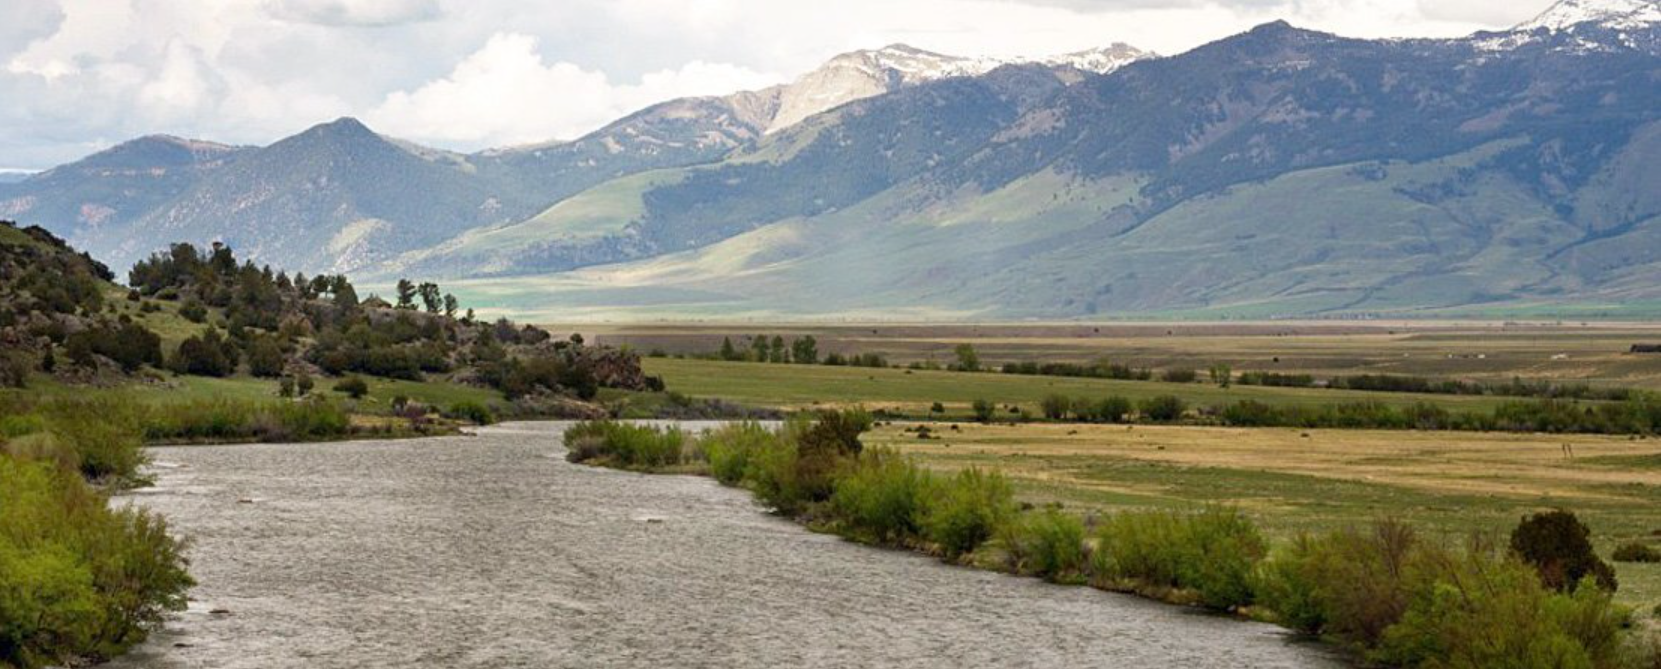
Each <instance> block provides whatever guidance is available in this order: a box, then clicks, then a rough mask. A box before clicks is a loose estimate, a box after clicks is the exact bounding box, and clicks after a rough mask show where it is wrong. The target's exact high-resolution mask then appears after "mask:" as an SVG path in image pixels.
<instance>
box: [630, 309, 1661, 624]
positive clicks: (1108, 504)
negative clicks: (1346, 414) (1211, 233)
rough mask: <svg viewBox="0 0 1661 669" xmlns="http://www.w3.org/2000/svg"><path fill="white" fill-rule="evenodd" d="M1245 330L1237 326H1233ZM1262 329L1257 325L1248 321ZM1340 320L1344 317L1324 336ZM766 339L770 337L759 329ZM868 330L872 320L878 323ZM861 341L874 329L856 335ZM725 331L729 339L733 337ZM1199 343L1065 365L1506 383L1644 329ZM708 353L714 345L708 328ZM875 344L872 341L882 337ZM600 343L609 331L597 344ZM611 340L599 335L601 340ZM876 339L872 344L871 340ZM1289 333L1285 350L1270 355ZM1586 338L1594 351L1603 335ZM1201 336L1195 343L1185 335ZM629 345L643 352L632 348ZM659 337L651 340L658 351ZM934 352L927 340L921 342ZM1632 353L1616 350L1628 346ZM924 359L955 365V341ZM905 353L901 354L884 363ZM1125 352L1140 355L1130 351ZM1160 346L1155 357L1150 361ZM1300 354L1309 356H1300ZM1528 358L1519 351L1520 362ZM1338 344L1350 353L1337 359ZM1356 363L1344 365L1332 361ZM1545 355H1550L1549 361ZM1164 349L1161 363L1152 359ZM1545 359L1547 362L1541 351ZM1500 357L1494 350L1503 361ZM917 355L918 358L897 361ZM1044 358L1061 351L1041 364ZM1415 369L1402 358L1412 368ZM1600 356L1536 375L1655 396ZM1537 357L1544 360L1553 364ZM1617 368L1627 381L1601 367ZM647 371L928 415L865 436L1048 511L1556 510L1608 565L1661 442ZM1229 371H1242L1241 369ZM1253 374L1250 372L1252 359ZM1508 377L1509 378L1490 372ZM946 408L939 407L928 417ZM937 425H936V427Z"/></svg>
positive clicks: (785, 369) (1481, 400)
mask: <svg viewBox="0 0 1661 669" xmlns="http://www.w3.org/2000/svg"><path fill="white" fill-rule="evenodd" d="M1241 327H1246V326H1241ZM1254 327H1255V326H1254ZM1323 327H1325V328H1332V329H1336V328H1339V327H1343V326H1323ZM752 329H755V330H756V331H758V332H760V331H765V332H773V331H774V330H776V329H777V328H774V329H767V328H752ZM879 330H880V329H879ZM867 331H869V330H867ZM729 332H731V330H729ZM792 332H795V333H798V336H800V335H804V334H810V333H811V334H815V336H816V337H819V338H820V341H821V348H822V349H826V348H827V344H826V342H829V345H828V350H833V351H834V350H838V347H841V346H847V348H846V349H843V350H847V351H849V352H855V351H859V350H868V349H863V348H862V347H863V346H864V345H865V344H867V343H869V342H867V341H864V340H861V343H860V344H858V345H856V344H852V343H849V342H850V341H851V340H843V339H833V337H835V336H836V335H835V334H834V333H827V331H826V330H803V331H795V330H792V331H786V336H789V335H790V333H792ZM1209 332H1212V334H1207V335H1193V336H1191V337H1189V338H1188V341H1189V342H1190V344H1191V345H1175V344H1172V343H1170V342H1167V341H1166V340H1165V339H1164V338H1163V337H1162V336H1150V337H1139V338H1138V337H1131V338H1129V339H1128V340H1127V341H1131V342H1133V343H1132V344H1130V345H1125V346H1123V347H1111V346H1106V345H1101V344H1099V343H1095V342H1092V343H1090V344H1088V345H1086V344H1073V345H1071V346H1072V348H1071V349H1069V350H1070V351H1072V353H1071V357H1070V358H1062V359H1073V360H1081V359H1088V357H1089V355H1091V352H1090V350H1088V349H1090V348H1091V347H1097V348H1096V350H1095V352H1097V353H1101V354H1105V355H1108V356H1110V357H1111V358H1112V359H1114V360H1115V361H1121V360H1123V361H1128V362H1131V363H1134V364H1139V365H1148V366H1154V367H1162V366H1166V365H1172V366H1177V365H1180V366H1181V367H1186V368H1197V369H1202V370H1203V369H1205V368H1206V367H1207V366H1208V365H1210V364H1213V363H1215V362H1219V361H1222V362H1226V363H1227V362H1232V363H1233V364H1236V365H1238V364H1239V362H1240V361H1241V360H1246V359H1248V357H1249V356H1245V355H1243V354H1238V353H1237V354H1234V355H1235V357H1227V358H1223V357H1217V358H1214V357H1210V356H1212V355H1216V354H1217V353H1218V352H1220V351H1246V350H1254V351H1258V352H1259V353H1258V354H1257V355H1269V356H1271V357H1272V355H1273V353H1272V351H1275V350H1282V351H1303V353H1299V354H1286V355H1285V356H1284V357H1282V360H1283V361H1284V360H1288V359H1294V360H1304V361H1309V360H1314V359H1316V358H1320V359H1321V360H1322V362H1320V363H1319V364H1314V363H1309V362H1303V363H1299V365H1300V366H1298V367H1294V368H1292V369H1287V370H1281V371H1286V372H1291V371H1300V372H1319V373H1325V374H1332V375H1334V376H1337V375H1346V374H1359V373H1378V372H1380V371H1381V370H1387V371H1389V372H1392V373H1404V374H1405V373H1413V374H1430V375H1433V376H1434V378H1464V379H1508V378H1510V376H1512V375H1518V374H1521V375H1523V378H1525V379H1529V380H1536V379H1539V378H1542V375H1538V374H1527V373H1525V372H1528V371H1529V370H1528V369H1525V366H1524V365H1523V364H1522V363H1521V362H1520V361H1522V360H1524V359H1526V358H1528V357H1529V356H1539V355H1543V353H1544V352H1545V351H1548V350H1570V351H1576V352H1571V353H1570V354H1569V356H1570V358H1571V359H1573V358H1574V357H1575V356H1585V357H1587V358H1592V357H1593V353H1592V352H1593V351H1594V350H1599V349H1600V348H1601V349H1608V350H1610V351H1613V350H1614V348H1615V347H1616V344H1617V342H1626V341H1629V340H1630V341H1631V342H1636V341H1640V340H1644V339H1645V338H1646V337H1649V338H1656V339H1661V337H1651V336H1650V335H1649V334H1648V332H1650V331H1649V330H1646V329H1644V328H1642V327H1640V326H1624V325H1623V326H1603V328H1602V329H1599V330H1598V333H1599V334H1595V335H1590V336H1587V337H1585V338H1581V337H1575V336H1572V335H1569V334H1564V333H1559V334H1557V335H1553V336H1551V337H1540V338H1538V340H1537V341H1535V342H1534V343H1528V338H1527V337H1523V336H1520V335H1519V336H1515V337H1513V336H1506V335H1503V334H1499V333H1490V334H1488V335H1478V334H1475V333H1473V332H1471V331H1466V330H1458V329H1451V328H1450V331H1449V332H1446V333H1440V334H1435V333H1429V332H1419V333H1416V334H1408V335H1378V334H1367V333H1345V334H1333V333H1330V332H1328V333H1324V334H1319V335H1289V336H1286V337H1279V336H1275V335H1267V334H1257V333H1242V332H1236V333H1233V334H1226V335H1225V334H1216V333H1215V331H1214V330H1212V331H1209ZM960 334H964V333H962V332H948V333H945V334H940V335H937V336H931V337H907V338H894V339H887V340H884V341H885V343H887V344H888V345H889V348H886V349H884V352H885V353H887V354H888V355H890V356H893V357H892V358H891V361H892V362H893V363H895V364H902V363H904V362H905V361H906V360H908V358H907V357H906V355H907V354H906V353H903V351H908V350H920V349H905V348H899V347H894V346H893V345H894V344H896V343H899V342H900V341H901V340H902V339H904V340H906V341H914V342H915V341H919V340H923V339H927V340H929V341H932V342H938V343H939V345H941V346H944V345H945V343H946V342H950V341H954V338H953V337H954V336H956V335H960ZM698 336H701V337H712V338H713V341H714V342H716V346H719V342H720V340H721V338H722V337H724V336H730V335H719V334H710V333H705V334H702V335H698ZM879 336H880V335H879ZM601 337H602V339H604V340H607V341H611V342H613V343H620V342H624V341H627V340H626V339H620V338H618V337H619V335H616V334H613V335H601ZM606 337H611V338H610V339H605V338H606ZM872 341H874V340H872ZM965 341H973V342H974V343H975V346H976V347H977V348H978V349H980V351H981V355H982V357H983V359H988V360H990V361H991V363H992V364H997V363H998V362H1001V361H1015V360H1022V359H1031V358H1023V357H1022V355H1018V354H1017V353H1016V352H1017V351H1026V352H1027V353H1026V355H1031V354H1032V352H1033V351H1035V350H1038V349H1039V348H1041V347H1040V346H1038V345H1037V344H1038V343H1039V342H1054V341H1057V340H1056V339H1055V338H1054V337H1051V336H1043V337H1035V336H1029V337H1019V336H1010V337H981V338H978V339H972V340H971V339H965ZM1276 342H1282V343H1281V346H1282V348H1279V349H1276V348H1274V344H1275V343H1276ZM1366 342H1380V343H1381V344H1380V345H1381V346H1383V347H1384V348H1385V350H1399V349H1403V348H1411V349H1416V350H1420V351H1421V353H1420V354H1419V355H1421V356H1437V357H1438V358H1439V359H1441V360H1447V359H1448V358H1447V357H1446V355H1447V353H1446V352H1447V351H1450V350H1454V349H1458V350H1465V351H1476V350H1488V351H1496V352H1498V351H1507V352H1505V353H1493V354H1490V356H1489V357H1488V358H1487V359H1486V360H1484V359H1479V358H1464V359H1459V360H1460V362H1462V363H1463V364H1466V365H1469V366H1470V368H1473V369H1474V368H1478V367H1482V366H1483V365H1487V367H1486V368H1484V369H1486V372H1485V373H1484V374H1481V375H1464V374H1459V373H1448V372H1441V373H1439V372H1438V369H1437V368H1436V367H1435V366H1428V365H1427V366H1423V367H1419V366H1380V365H1382V363H1380V362H1378V361H1381V360H1385V359H1386V358H1387V357H1388V356H1390V355H1399V354H1393V353H1371V354H1363V353H1362V352H1363V351H1366V350H1368V345H1366ZM1598 342H1602V343H1601V344H1600V343H1598ZM1201 343H1203V344H1206V345H1207V346H1205V347H1201V346H1199V345H1198V344H1201ZM635 345H636V346H638V345H639V344H635ZM659 345H662V344H661V343H660V344H659ZM933 345H935V344H930V346H933ZM1630 345H1631V344H1630V343H1628V344H1626V345H1625V346H1623V347H1622V348H1623V349H1624V348H1629V347H1630ZM1183 348H1191V349H1193V350H1194V351H1195V353H1194V354H1193V356H1192V357H1188V358H1179V357H1176V352H1177V351H1178V350H1179V349H1183ZM941 350H943V351H944V353H943V354H942V355H940V356H937V357H936V359H939V360H943V361H944V360H945V359H948V358H949V356H950V355H951V352H950V350H949V348H943V349H941ZM896 351H901V353H896ZM1127 351H1131V352H1134V353H1130V354H1126V353H1124V352H1127ZM1150 351H1155V352H1158V353H1150ZM1311 351H1313V352H1314V353H1311ZM1529 351H1532V352H1529ZM1346 352H1348V353H1346ZM1345 354H1349V355H1353V356H1355V357H1354V358H1352V359H1351V360H1350V361H1348V362H1345V361H1342V360H1340V356H1341V355H1345ZM1552 355H1558V354H1555V353H1554V354H1552ZM1160 356H1169V357H1160ZM1545 357H1547V358H1549V357H1550V356H1545ZM1495 358H1498V360H1497V361H1496V360H1495ZM910 359H912V360H916V359H926V358H916V357H913V358H910ZM1039 359H1042V360H1052V359H1054V358H1048V357H1044V358H1039ZM1406 359H1407V360H1412V357H1409V358H1406ZM1601 360H1602V361H1603V362H1601V363H1598V364H1601V365H1603V366H1598V365H1589V366H1588V367H1587V368H1586V369H1584V370H1582V371H1581V372H1579V373H1568V372H1566V371H1565V372H1564V373H1560V374H1556V375H1546V378H1550V379H1552V380H1562V379H1568V380H1573V381H1577V382H1578V381H1588V380H1589V381H1595V382H1598V383H1608V382H1610V381H1613V380H1614V379H1616V378H1620V379H1625V380H1628V381H1632V382H1633V385H1642V386H1645V387H1654V384H1655V382H1656V381H1655V377H1653V376H1652V374H1654V373H1655V372H1652V371H1650V367H1656V366H1661V358H1657V359H1655V360H1654V361H1651V360H1650V359H1649V358H1646V357H1643V356H1638V355H1631V354H1627V353H1624V352H1610V353H1606V354H1603V356H1602V358H1601ZM1548 362H1550V361H1549V360H1548ZM1617 365H1625V366H1626V367H1627V369H1628V371H1627V372H1621V373H1618V374H1617V373H1616V372H1614V371H1611V370H1613V369H1615V366H1617ZM645 366H646V370H647V372H648V373H650V374H654V375H661V376H662V377H663V378H664V380H665V382H666V383H667V384H668V385H669V387H671V388H675V389H676V390H678V391H680V392H685V393H688V394H691V395H695V396H699V397H719V398H722V399H727V400H732V401H737V402H742V403H746V404H752V405H757V406H768V407H776V408H781V409H786V410H802V409H814V408H833V407H846V406H856V405H857V406H863V407H865V408H867V409H871V410H879V409H880V410H884V411H887V412H889V413H890V414H891V415H897V416H905V417H915V418H922V417H925V416H931V415H932V416H933V417H934V418H936V419H938V420H935V421H931V422H903V421H902V422H894V423H887V424H884V425H882V426H879V427H878V428H877V429H876V430H875V431H874V432H872V433H871V434H870V435H868V437H867V441H868V442H869V443H871V444H873V445H879V446H891V447H895V448H898V449H899V450H901V451H902V452H904V453H906V454H908V455H912V456H915V457H916V458H918V459H919V461H920V462H921V463H922V464H924V465H926V466H928V467H930V468H932V469H937V470H942V471H948V470H956V469H961V468H964V467H970V466H975V467H983V468H990V469H996V470H999V471H1002V472H1004V473H1005V474H1007V475H1009V476H1010V477H1011V479H1012V480H1013V481H1014V482H1015V483H1016V485H1017V487H1018V489H1019V491H1020V493H1021V497H1022V498H1023V499H1024V500H1026V501H1029V502H1032V503H1036V504H1042V503H1047V502H1060V503H1062V504H1064V505H1066V506H1067V507H1068V508H1072V509H1077V510H1083V511H1085V512H1092V513H1094V512H1111V511H1116V510H1123V509H1132V508H1170V507H1185V506H1199V505H1205V504H1224V505H1230V506H1237V507H1239V508H1241V509H1243V510H1244V511H1246V512H1247V513H1248V514H1249V515H1250V516H1251V517H1252V518H1253V519H1254V520H1256V521H1258V522H1259V523H1261V524H1262V525H1263V527H1264V528H1265V530H1266V531H1268V532H1270V533H1271V534H1273V535H1278V536H1281V537H1283V538H1286V537H1291V536H1293V535H1296V534H1297V533H1299V532H1303V531H1316V532H1319V531H1327V530H1333V529H1337V528H1344V527H1358V526H1364V525H1366V524H1368V523H1371V522H1373V521H1376V520H1379V519H1383V518H1392V519H1400V520H1405V521H1409V522H1411V523H1413V524H1414V525H1416V526H1419V527H1423V528H1425V529H1426V530H1428V531H1431V532H1434V533H1439V534H1441V535H1443V536H1444V537H1445V538H1449V539H1452V538H1457V537H1461V536H1464V535H1468V534H1470V533H1473V532H1492V533H1501V534H1503V533H1504V532H1507V531H1509V529H1510V528H1511V527H1513V526H1515V525H1516V523H1517V521H1518V519H1519V518H1521V517H1522V516H1524V515H1525V514H1528V513H1533V512H1537V511H1540V510H1543V509H1550V508H1556V507H1562V508H1568V509H1572V510H1574V511H1576V512H1577V513H1579V514H1581V516H1582V517H1583V518H1584V519H1585V520H1586V521H1587V524H1588V525H1589V526H1590V527H1591V529H1592V531H1593V537H1592V539H1593V541H1594V543H1595V545H1596V546H1597V548H1598V550H1599V551H1600V552H1601V553H1603V554H1604V555H1608V554H1609V552H1610V551H1612V550H1613V549H1614V548H1615V547H1616V546H1619V545H1621V544H1626V543H1630V542H1639V543H1645V544H1649V545H1654V546H1661V514H1657V513H1656V512H1655V509H1657V508H1661V440H1657V439H1655V438H1653V437H1645V436H1630V435H1621V436H1597V435H1552V434H1514V433H1480V432H1479V433H1472V432H1419V431H1374V430H1331V429H1320V430H1309V429H1290V428H1259V429H1247V428H1228V427H1210V426H1193V425H1147V424H1136V425H1096V424H1090V425H1087V424H1075V423H1047V422H1026V423H1000V424H992V425H984V424H978V423H974V422H972V421H969V420H968V417H969V416H970V415H971V410H970V404H971V402H973V401H974V400H976V399H989V400H992V401H994V402H996V403H998V405H999V410H1000V417H1002V416H1008V415H1009V414H1008V413H1007V410H1008V408H1010V407H1014V408H1018V409H1020V410H1021V411H1022V412H1023V414H1024V415H1026V416H1037V415H1040V411H1041V410H1040V406H1041V403H1042V401H1043V399H1044V398H1045V397H1048V396H1052V395H1057V394H1059V395H1067V396H1075V397H1102V396H1107V395H1119V396H1124V397H1127V398H1129V399H1132V400H1138V401H1139V400H1143V399H1147V398H1149V397H1154V396H1158V395H1165V394H1172V395H1178V396H1181V397H1183V398H1184V399H1186V400H1188V401H1189V402H1191V403H1193V404H1195V405H1196V406H1203V405H1218V404H1224V403H1230V402H1237V401H1240V400H1246V399H1251V400H1256V401H1259V402H1264V403H1267V404H1275V405H1296V406H1320V405H1324V404H1335V403H1345V402H1357V401H1369V402H1380V403H1386V404H1392V405H1410V404H1415V403H1420V402H1424V403H1430V404H1435V405H1437V406H1441V407H1444V408H1447V409H1449V410H1488V409H1491V408H1492V407H1493V406H1495V405H1496V404H1497V403H1500V402H1503V401H1505V400H1506V398H1502V397H1493V396H1461V395H1436V394H1415V393H1386V392H1361V391H1349V390H1336V389H1326V388H1276V387H1256V386H1241V385H1234V386H1232V387H1229V388H1221V387H1218V386H1217V385H1214V384H1208V383H1203V382H1202V383H1165V382H1160V381H1123V380H1113V379H1096V378H1070V377H1045V376H1022V375H1006V374H997V373H965V372H951V371H940V370H909V369H896V368H855V367H831V366H823V365H779V364H759V363H746V362H722V361H712V360H696V359H676V358H648V359H646V361H645ZM1235 369H1236V370H1237V371H1239V370H1241V367H1238V366H1237V367H1236V368H1235ZM1247 369H1250V368H1249V367H1248V368H1247ZM1502 370H1503V371H1502ZM935 402H939V403H941V405H942V407H943V408H944V409H945V411H944V412H943V413H939V414H931V411H930V409H931V407H932V404H933V403H935ZM942 421H944V423H943V422H942ZM925 425H926V426H928V427H929V429H930V431H931V433H932V435H931V437H932V438H926V439H925V438H920V437H919V436H918V434H917V432H916V429H917V428H918V427H919V426H925ZM1615 567H1616V569H1617V572H1618V575H1619V578H1620V581H1621V588H1620V591H1619V593H1618V595H1617V598H1618V600H1619V601H1621V602H1623V603H1626V604H1629V605H1632V606H1635V607H1638V608H1640V610H1646V611H1647V610H1649V609H1650V608H1652V607H1654V606H1655V605H1656V604H1657V603H1661V565H1657V564H1641V563H1616V564H1615Z"/></svg>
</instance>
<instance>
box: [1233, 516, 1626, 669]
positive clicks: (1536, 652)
mask: <svg viewBox="0 0 1661 669" xmlns="http://www.w3.org/2000/svg"><path fill="white" fill-rule="evenodd" d="M1258 590H1259V601H1260V603H1261V605H1262V606H1263V607H1264V608H1266V609H1269V610H1272V611H1273V612H1274V614H1275V615H1276V617H1277V618H1278V619H1279V621H1280V622H1281V623H1282V624H1284V625H1287V626H1289V627H1293V628H1295V629H1299V630H1302V631H1305V632H1309V633H1313V634H1320V635H1323V636H1325V637H1327V638H1330V639H1333V640H1336V641H1339V642H1341V643H1345V644H1347V645H1349V646H1351V647H1354V648H1356V649H1357V650H1358V651H1360V652H1361V653H1362V654H1363V655H1364V656H1365V657H1366V658H1367V659H1368V660H1369V661H1370V662H1373V663H1377V664H1382V665H1387V666H1400V667H1471V668H1473V669H1474V668H1476V667H1540V668H1542V669H1546V668H1553V667H1588V668H1603V667H1608V668H1611V669H1613V668H1614V667H1618V666H1620V664H1619V663H1620V662H1621V659H1620V654H1621V649H1620V641H1621V636H1620V630H1621V627H1622V624H1623V623H1624V615H1623V614H1622V613H1621V612H1620V611H1619V610H1617V609H1616V608H1615V607H1614V606H1613V604H1612V603H1611V599H1610V596H1609V594H1608V593H1607V592H1606V591H1604V590H1602V589H1600V588H1597V587H1581V588H1578V589H1577V590H1576V591H1575V592H1573V593H1572V594H1567V593H1559V592H1556V591H1554V590H1552V589H1550V588H1548V587H1546V586H1545V584H1544V583H1543V582H1542V581H1541V579H1540V578H1539V575H1538V574H1537V573H1536V571H1535V570H1534V569H1533V568H1532V567H1531V566H1529V565H1528V564H1527V563H1525V562H1523V561H1521V560H1519V559H1517V558H1516V557H1514V556H1513V555H1512V554H1510V553H1508V552H1503V551H1500V550H1497V549H1496V548H1495V547H1493V546H1490V545H1485V544H1483V543H1481V542H1473V543H1472V545H1470V546H1467V547H1465V548H1462V549H1448V548H1444V547H1441V546H1437V545H1433V544H1429V543H1426V542H1424V541H1421V540H1420V539H1418V538H1417V536H1416V535H1415V534H1414V533H1413V532H1412V531H1411V530H1410V529H1409V528H1407V527H1406V526H1404V525H1401V524H1399V523H1391V522H1385V523H1380V524H1379V525H1378V526H1376V527H1375V528H1374V530H1373V531H1372V532H1370V533H1362V532H1356V531H1345V532H1338V533H1334V534H1330V535H1325V536H1321V537H1302V538H1300V539H1298V540H1297V541H1294V542H1293V543H1292V544H1291V545H1289V546H1287V547H1285V549H1283V550H1282V551H1280V552H1277V553H1276V554H1275V556H1274V557H1273V558H1271V559H1270V560H1269V561H1268V562H1267V563H1265V564H1264V567H1263V569H1262V570H1261V572H1260V574H1259V579H1258Z"/></svg>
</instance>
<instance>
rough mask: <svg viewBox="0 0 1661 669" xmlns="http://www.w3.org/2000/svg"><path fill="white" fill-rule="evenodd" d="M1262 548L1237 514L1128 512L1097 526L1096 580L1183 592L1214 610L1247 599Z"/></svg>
mask: <svg viewBox="0 0 1661 669" xmlns="http://www.w3.org/2000/svg"><path fill="white" fill-rule="evenodd" d="M1266 551H1267V544H1266V542H1265V540H1264V539H1263V535H1262V534H1261V533H1260V532H1259V531H1258V529H1257V527H1256V526H1255V525H1253V524H1252V523H1251V521H1250V520H1247V519H1246V518H1245V516H1242V515H1241V514H1240V513H1239V512H1238V511H1234V510H1229V509H1220V508H1219V509H1209V510H1206V511H1204V512H1202V513H1177V512H1162V511H1152V512H1131V513H1122V514H1119V515H1117V516H1114V517H1112V518H1111V519H1109V520H1108V521H1107V522H1105V523H1103V525H1102V527H1101V529H1100V532H1099V535H1098V544H1097V547H1096V557H1095V559H1094V560H1093V571H1094V572H1095V575H1096V576H1097V578H1100V579H1106V580H1109V581H1120V582H1128V583H1130V584H1132V585H1134V586H1137V587H1141V588H1150V587H1151V588H1156V589H1174V590H1189V591H1193V592H1194V593H1196V594H1197V595H1198V596H1199V600H1200V602H1201V603H1203V604H1205V605H1206V606H1208V607H1210V608H1214V609H1219V610H1228V609H1233V608H1239V607H1243V606H1247V605H1249V604H1251V603H1252V601H1253V595H1254V591H1253V587H1252V578H1253V572H1254V570H1255V569H1256V566H1257V563H1258V561H1260V560H1262V559H1263V556H1264V553H1265V552H1266Z"/></svg>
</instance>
